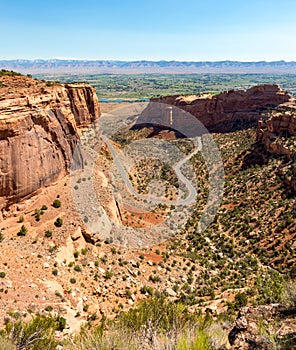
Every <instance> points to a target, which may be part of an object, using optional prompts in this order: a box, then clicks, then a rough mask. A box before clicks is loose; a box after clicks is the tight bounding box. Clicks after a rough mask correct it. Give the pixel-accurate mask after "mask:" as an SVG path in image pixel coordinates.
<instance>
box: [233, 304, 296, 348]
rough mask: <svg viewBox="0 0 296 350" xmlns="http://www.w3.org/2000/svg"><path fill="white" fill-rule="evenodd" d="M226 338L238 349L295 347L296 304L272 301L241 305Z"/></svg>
mask: <svg viewBox="0 0 296 350" xmlns="http://www.w3.org/2000/svg"><path fill="white" fill-rule="evenodd" d="M229 342H230V344H231V346H232V347H231V348H232V349H237V350H247V349H275V348H276V349H294V348H295V346H296V309H295V307H290V308H287V307H284V306H281V305H279V304H271V305H262V306H258V307H244V308H242V309H241V310H240V312H239V315H238V317H237V319H236V320H235V323H234V327H233V328H232V330H231V332H230V333H229ZM281 346H282V347H281Z"/></svg>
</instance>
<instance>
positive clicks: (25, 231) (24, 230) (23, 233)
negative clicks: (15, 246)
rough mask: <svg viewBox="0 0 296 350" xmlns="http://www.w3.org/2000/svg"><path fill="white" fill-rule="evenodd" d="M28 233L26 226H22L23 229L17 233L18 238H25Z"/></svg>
mask: <svg viewBox="0 0 296 350" xmlns="http://www.w3.org/2000/svg"><path fill="white" fill-rule="evenodd" d="M27 233H28V229H27V228H26V226H25V225H22V227H21V229H20V230H19V232H18V233H17V235H18V236H25V235H26V234H27Z"/></svg>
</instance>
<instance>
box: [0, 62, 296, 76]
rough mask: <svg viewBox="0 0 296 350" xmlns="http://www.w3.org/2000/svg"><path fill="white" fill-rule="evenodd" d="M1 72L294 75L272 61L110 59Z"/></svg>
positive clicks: (295, 68) (292, 67)
mask: <svg viewBox="0 0 296 350" xmlns="http://www.w3.org/2000/svg"><path fill="white" fill-rule="evenodd" d="M0 69H9V70H14V71H18V72H20V73H25V74H29V73H30V74H38V73H39V74H40V73H45V74H104V73H105V74H140V73H163V74H165V73H167V74H174V73H175V74H182V73H183V74H193V73H240V74H244V73H259V74H260V73H269V74H273V73H274V74H284V73H286V74H296V61H293V62H286V61H274V62H266V61H260V62H239V61H217V62H206V61H203V62H187V61H111V60H97V61H91V60H62V59H50V60H41V59H38V60H23V59H17V60H0Z"/></svg>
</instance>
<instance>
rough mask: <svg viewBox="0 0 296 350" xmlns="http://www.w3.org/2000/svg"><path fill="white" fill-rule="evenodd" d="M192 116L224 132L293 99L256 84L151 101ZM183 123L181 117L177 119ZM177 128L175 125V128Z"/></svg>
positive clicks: (278, 88) (213, 130)
mask: <svg viewBox="0 0 296 350" xmlns="http://www.w3.org/2000/svg"><path fill="white" fill-rule="evenodd" d="M151 102H159V103H164V104H169V105H172V106H176V107H178V108H180V109H182V110H184V111H186V112H189V113H191V114H192V115H194V116H195V117H197V118H198V120H199V121H200V122H201V123H202V124H203V125H204V126H205V127H206V128H207V129H208V130H209V131H210V132H227V131H230V130H232V129H235V128H238V127H240V124H245V123H248V122H256V121H258V120H259V119H260V118H261V113H262V112H263V111H264V110H266V109H267V108H272V107H277V106H279V105H281V104H284V103H293V102H294V99H293V97H292V96H291V95H290V94H289V93H288V92H285V91H283V90H282V89H281V88H280V87H279V86H278V85H270V84H265V85H259V86H254V87H251V88H250V89H248V90H229V91H225V92H222V93H220V94H216V95H215V94H200V95H189V96H180V95H176V96H166V97H160V98H153V99H151ZM181 119H183V120H182V122H186V121H185V120H184V118H180V120H181ZM178 126H179V125H177V127H178Z"/></svg>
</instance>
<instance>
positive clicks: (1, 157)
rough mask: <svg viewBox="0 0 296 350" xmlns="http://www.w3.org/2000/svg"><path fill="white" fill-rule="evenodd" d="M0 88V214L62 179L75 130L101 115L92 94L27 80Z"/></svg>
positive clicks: (7, 80)
mask: <svg viewBox="0 0 296 350" xmlns="http://www.w3.org/2000/svg"><path fill="white" fill-rule="evenodd" d="M1 85H2V87H1V88H0V209H3V208H4V207H7V206H9V205H10V204H12V203H15V202H17V201H18V200H19V199H21V198H23V197H26V196H28V195H30V194H32V193H34V192H35V191H36V190H38V189H40V188H42V187H43V186H47V185H50V184H52V183H53V182H55V181H57V180H58V179H60V178H61V177H63V176H64V175H65V174H67V172H68V171H69V169H70V165H71V160H72V156H73V152H74V150H75V147H76V146H77V143H78V140H79V131H78V128H79V127H82V126H86V125H88V124H90V123H91V122H92V121H94V120H95V119H96V118H97V117H98V116H99V114H100V110H99V105H98V99H97V96H96V93H95V90H94V89H93V88H92V87H91V86H89V85H87V84H69V85H62V84H56V83H45V82H40V81H37V80H35V79H32V78H28V77H2V78H1Z"/></svg>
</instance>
